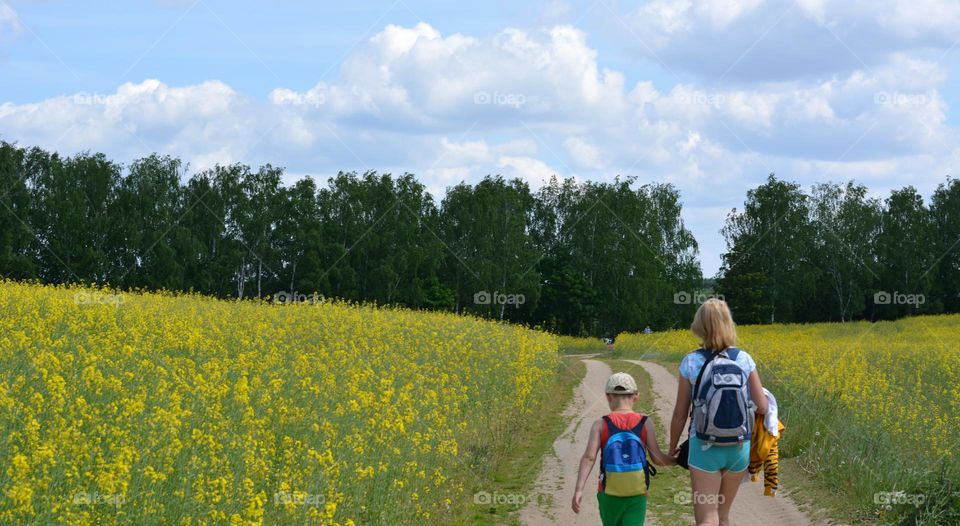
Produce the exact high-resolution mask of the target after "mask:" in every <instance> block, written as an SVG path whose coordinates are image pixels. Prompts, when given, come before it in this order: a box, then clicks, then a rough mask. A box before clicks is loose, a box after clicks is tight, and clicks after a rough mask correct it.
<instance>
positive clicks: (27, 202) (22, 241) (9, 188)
mask: <svg viewBox="0 0 960 526" xmlns="http://www.w3.org/2000/svg"><path fill="white" fill-rule="evenodd" d="M25 162H26V152H24V151H23V149H21V148H18V147H17V146H16V145H13V144H10V143H7V142H0V272H3V275H5V276H8V277H11V278H14V279H28V278H33V277H35V276H36V271H37V269H36V266H35V264H34V260H35V254H34V253H33V252H32V251H31V246H32V245H33V243H34V239H33V229H31V228H30V225H29V224H28V223H27V221H28V219H29V217H30V210H31V207H32V202H31V195H30V189H29V188H27V181H26V178H27V171H26V167H25Z"/></svg>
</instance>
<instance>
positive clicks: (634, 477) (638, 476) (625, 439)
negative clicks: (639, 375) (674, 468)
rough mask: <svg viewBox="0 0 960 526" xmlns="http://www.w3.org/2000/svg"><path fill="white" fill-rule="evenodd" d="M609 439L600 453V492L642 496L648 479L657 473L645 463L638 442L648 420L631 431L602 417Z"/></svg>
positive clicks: (641, 443) (643, 419) (644, 454)
mask: <svg viewBox="0 0 960 526" xmlns="http://www.w3.org/2000/svg"><path fill="white" fill-rule="evenodd" d="M603 420H604V422H606V423H607V430H608V432H609V435H610V436H609V438H608V439H607V443H606V445H604V446H603V449H602V450H601V452H600V481H601V482H600V486H601V487H602V488H603V492H604V493H606V494H607V495H612V496H614V497H633V496H636V495H644V494H646V492H647V489H649V488H650V477H651V476H652V475H656V474H657V470H656V468H654V467H653V466H652V465H650V462H649V461H648V460H647V450H646V449H644V447H643V441H642V440H641V439H640V436H641V433H642V432H643V425H644V424H645V423H646V422H647V417H646V416H644V417H642V418H641V419H640V423H639V424H637V425H636V426H635V427H634V428H633V429H629V430H623V429H620V428H618V427H617V426H616V425H615V424H614V423H613V420H611V419H610V417H609V416H606V415H604V417H603Z"/></svg>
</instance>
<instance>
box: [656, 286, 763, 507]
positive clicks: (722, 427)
mask: <svg viewBox="0 0 960 526" xmlns="http://www.w3.org/2000/svg"><path fill="white" fill-rule="evenodd" d="M690 329H691V330H692V331H693V333H694V334H695V335H696V336H697V337H698V338H700V340H701V342H702V346H701V348H699V349H697V350H696V351H693V352H691V353H690V354H688V355H687V356H686V357H685V358H684V359H683V361H682V362H680V376H681V377H682V380H681V381H680V386H679V389H678V390H677V402H676V406H675V408H674V411H673V419H672V421H671V422H670V451H671V452H672V454H673V455H674V456H675V457H676V458H677V461H678V463H679V464H680V465H689V469H690V483H691V486H692V488H691V489H692V492H691V495H692V502H693V511H694V517H695V518H696V522H697V524H698V525H700V526H716V525H719V526H728V525H729V524H730V508H731V506H733V500H734V499H735V498H736V496H737V490H738V489H739V488H740V483H741V481H742V480H743V478H744V471H745V470H746V469H747V466H748V464H749V462H750V439H751V434H752V432H753V426H754V423H755V419H756V416H755V414H759V415H764V414H766V412H767V398H766V396H765V395H764V392H763V385H762V384H761V383H760V376H759V374H758V373H757V365H756V364H755V363H754V361H753V358H751V357H750V355H749V354H747V353H746V351H742V350H740V349H738V348H737V347H736V343H737V332H736V327H735V325H734V323H733V316H732V315H731V314H730V309H729V307H728V306H727V303H726V302H725V301H723V300H719V299H716V298H711V299H709V300H707V301H706V302H704V304H703V305H701V306H700V308H699V309H698V310H697V314H696V316H694V319H693V324H692V325H691V326H690ZM688 416H690V418H691V422H690V429H689V435H690V439H689V442H688V443H684V444H683V445H679V446H678V444H679V442H680V435H681V434H682V433H683V429H684V426H686V424H687V417H688Z"/></svg>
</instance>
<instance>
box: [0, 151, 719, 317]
mask: <svg viewBox="0 0 960 526" xmlns="http://www.w3.org/2000/svg"><path fill="white" fill-rule="evenodd" d="M282 175H283V169H282V168H278V167H274V166H272V165H269V164H267V165H264V166H261V167H260V168H259V169H256V170H254V169H251V168H250V167H249V166H247V165H243V164H232V165H225V166H224V165H218V166H215V167H213V168H210V169H207V170H202V171H199V172H196V173H188V170H187V168H186V167H185V165H184V163H183V162H182V161H181V160H179V159H176V158H173V157H170V156H160V155H156V154H154V155H150V156H148V157H144V158H141V159H137V160H135V161H133V162H132V163H131V164H130V165H129V166H127V167H124V166H122V165H120V164H118V163H116V162H113V161H111V160H110V159H108V158H107V157H106V156H105V155H103V154H102V153H97V154H91V153H89V152H84V153H80V154H77V155H75V156H73V157H61V156H60V155H58V154H57V153H48V152H46V151H44V150H42V149H40V148H36V147H33V148H23V147H19V146H17V145H15V144H10V143H6V142H0V185H2V188H3V190H2V192H0V276H4V277H9V278H12V279H19V280H29V279H36V280H40V281H42V282H47V283H64V282H79V283H89V284H98V285H105V284H109V285H111V286H113V287H116V288H119V289H121V290H130V289H147V290H155V289H168V290H179V291H194V292H199V293H202V294H207V295H211V296H215V297H219V298H267V297H270V298H277V297H278V296H280V297H284V298H287V299H288V298H291V297H292V295H293V294H295V293H296V294H303V295H308V296H309V295H311V294H313V293H318V294H321V295H323V296H325V297H337V298H342V299H346V300H351V301H362V302H375V303H378V304H382V305H397V306H404V307H409V308H416V309H440V310H450V311H455V312H461V313H471V314H474V315H479V316H483V317H488V318H493V319H498V320H507V321H511V322H516V323H523V324H528V325H531V326H539V327H541V328H544V329H546V330H550V331H554V332H559V333H564V334H573V335H593V336H601V335H604V336H605V335H613V334H617V333H619V332H622V331H635V330H640V329H642V328H643V327H645V326H648V325H649V326H652V327H658V328H663V327H669V326H671V325H673V324H675V321H674V320H676V319H680V318H681V317H684V316H687V317H688V316H689V315H690V314H692V309H693V308H694V306H691V305H678V304H677V303H676V302H674V301H673V295H674V294H675V293H676V291H678V290H694V289H696V288H697V287H699V286H700V285H701V284H702V276H701V273H700V266H699V262H698V260H697V255H698V252H697V244H696V241H695V239H694V237H693V235H692V234H691V233H690V231H689V230H687V229H686V228H685V227H684V225H683V221H682V219H681V216H680V212H681V203H680V199H679V194H678V192H677V191H676V189H675V188H674V187H672V186H671V185H666V184H647V185H642V186H639V187H638V188H634V186H636V185H634V183H635V179H633V178H625V179H621V178H617V179H616V180H615V181H614V182H612V183H594V182H586V183H578V182H576V181H574V180H573V179H568V180H562V181H561V180H557V179H556V178H554V179H553V180H552V181H551V182H550V183H549V184H548V185H546V186H545V187H543V188H541V189H539V190H538V191H536V192H534V191H531V189H530V187H529V186H528V185H527V183H525V182H523V181H522V180H520V179H512V180H506V179H504V178H502V177H500V176H487V177H485V178H484V179H483V180H482V181H480V182H478V183H476V184H474V185H469V184H466V183H460V184H458V185H456V186H452V187H450V188H448V189H447V192H446V195H445V196H444V197H443V198H442V200H441V201H440V202H439V203H437V202H436V201H435V200H434V198H433V197H432V196H431V195H430V193H428V192H427V191H426V188H425V187H424V185H423V184H421V183H420V182H419V181H417V179H416V178H415V177H414V176H413V175H412V174H409V173H406V174H403V175H401V176H393V175H391V174H378V173H376V172H373V171H368V172H366V173H363V174H358V173H356V172H340V173H338V174H337V175H336V176H334V177H331V178H329V180H328V181H327V184H326V185H325V186H321V185H318V184H317V182H316V181H314V179H312V178H310V177H306V178H303V179H300V180H298V181H296V182H295V183H293V184H291V185H289V186H285V185H283V184H282Z"/></svg>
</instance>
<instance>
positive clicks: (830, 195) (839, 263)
mask: <svg viewBox="0 0 960 526" xmlns="http://www.w3.org/2000/svg"><path fill="white" fill-rule="evenodd" d="M866 195H867V189H866V187H864V186H862V185H856V184H854V183H853V182H852V181H851V182H849V183H847V184H846V186H840V185H837V184H831V183H825V184H819V185H816V186H814V188H813V195H812V197H811V202H810V211H811V222H812V225H811V226H812V227H813V231H812V234H813V235H814V240H813V246H814V250H813V252H812V254H811V258H810V259H811V261H812V262H813V264H814V265H816V267H817V268H818V269H819V271H820V273H821V274H820V281H819V286H818V287H817V288H818V290H819V291H821V293H822V297H823V301H822V303H823V306H824V307H823V309H821V310H822V312H824V314H825V316H824V319H829V320H835V319H839V320H840V321H847V320H851V319H855V318H859V317H861V316H862V315H863V313H864V310H865V308H866V301H865V299H866V297H867V292H868V291H869V290H870V289H871V288H872V283H873V281H874V280H875V279H877V278H878V277H879V275H878V271H879V269H878V268H877V264H876V262H875V261H874V260H873V257H872V250H873V246H874V243H875V240H876V236H877V233H878V231H879V228H880V215H881V210H880V208H881V207H880V203H879V202H878V201H877V200H876V199H868V198H867V197H866Z"/></svg>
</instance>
